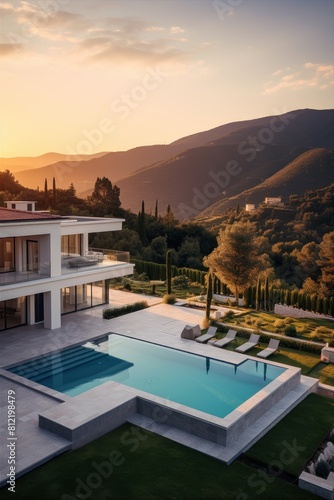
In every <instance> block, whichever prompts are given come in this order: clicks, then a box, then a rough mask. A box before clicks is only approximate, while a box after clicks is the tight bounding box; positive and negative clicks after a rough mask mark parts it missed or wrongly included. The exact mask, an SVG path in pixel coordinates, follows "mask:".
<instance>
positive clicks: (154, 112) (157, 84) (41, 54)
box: [0, 0, 334, 157]
mask: <svg viewBox="0 0 334 500" xmlns="http://www.w3.org/2000/svg"><path fill="white" fill-rule="evenodd" d="M0 17H1V27H0V110H1V114H0V120H1V122H0V125H1V138H0V140H1V142H0V156H2V157H12V156H36V155H40V154H43V153H46V152H49V151H53V152H59V153H66V154H86V153H87V154H91V153H95V152H98V151H120V150H127V149H130V148H133V147H136V146H141V145H148V144H164V143H166V144H167V143H170V142H172V141H174V140H176V139H179V138H181V137H183V136H186V135H189V134H192V133H196V132H200V131H203V130H207V129H210V128H213V127H216V126H219V125H223V124H225V123H228V122H232V121H237V120H243V119H250V118H256V117H260V116H265V115H271V114H280V113H283V112H285V111H288V110H292V109H299V108H317V109H325V108H333V107H334V53H333V52H334V34H333V33H334V31H333V26H334V2H333V1H332V0H37V1H16V0H11V1H8V2H6V1H0Z"/></svg>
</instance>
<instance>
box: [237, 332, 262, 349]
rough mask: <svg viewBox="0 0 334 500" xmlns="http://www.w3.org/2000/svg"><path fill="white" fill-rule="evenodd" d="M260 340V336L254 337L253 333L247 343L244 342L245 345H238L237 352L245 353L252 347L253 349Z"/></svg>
mask: <svg viewBox="0 0 334 500" xmlns="http://www.w3.org/2000/svg"><path fill="white" fill-rule="evenodd" d="M259 340H260V335H256V334H255V333H252V335H251V336H250V338H249V341H248V342H245V344H242V345H240V346H239V347H237V348H236V351H237V352H246V351H249V349H251V348H252V347H255V346H256V345H257V344H258V343H259Z"/></svg>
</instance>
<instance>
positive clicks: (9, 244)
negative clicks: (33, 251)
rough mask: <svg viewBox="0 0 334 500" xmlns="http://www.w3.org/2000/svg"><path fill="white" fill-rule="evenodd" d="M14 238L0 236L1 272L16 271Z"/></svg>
mask: <svg viewBox="0 0 334 500" xmlns="http://www.w3.org/2000/svg"><path fill="white" fill-rule="evenodd" d="M14 247H15V244H14V238H0V272H1V273H7V272H8V271H15V251H14Z"/></svg>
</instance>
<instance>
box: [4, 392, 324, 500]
mask: <svg viewBox="0 0 334 500" xmlns="http://www.w3.org/2000/svg"><path fill="white" fill-rule="evenodd" d="M321 399H322V400H324V401H326V400H325V398H321ZM326 408H327V403H326V402H324V405H323V409H325V410H326ZM323 413H325V411H324V412H323ZM317 423H318V422H317ZM288 424H289V423H288ZM295 427H297V424H295ZM315 428H317V426H315ZM322 431H323V425H322V417H321V415H320V432H319V433H318V438H319V440H320V439H321V438H322V437H323V436H322ZM287 432H288V428H287ZM287 439H290V437H289V436H288V438H287ZM278 444H279V443H278ZM277 449H278V450H279V448H277ZM269 466H270V464H269ZM268 471H269V472H268ZM268 471H267V472H263V471H260V470H258V469H256V468H254V467H250V466H248V465H245V464H243V463H241V462H239V461H235V462H234V463H233V464H232V465H230V466H227V465H225V464H223V463H222V462H219V461H218V460H215V459H213V458H210V457H207V456H206V455H204V454H201V453H199V452H197V451H195V450H191V449H190V448H186V447H184V446H181V445H179V444H178V443H174V442H173V441H170V440H168V439H165V438H163V437H161V436H157V435H155V434H152V433H151V432H148V431H144V430H142V429H139V428H137V427H135V426H133V425H130V424H125V425H123V426H122V427H120V428H118V429H116V430H115V431H113V432H110V433H108V434H106V435H105V436H103V437H102V438H99V439H97V440H96V441H94V442H92V443H90V444H88V445H86V446H84V447H83V448H81V449H79V450H76V451H73V452H68V453H66V454H64V455H62V456H60V457H58V458H56V459H54V460H53V461H52V462H50V463H48V464H45V465H43V466H41V467H39V468H38V469H36V470H34V471H32V472H31V473H29V474H27V475H26V476H24V477H22V478H20V479H18V480H17V483H16V493H15V499H16V500H31V499H32V498H37V499H41V500H44V499H45V498H47V500H60V499H61V500H74V499H82V500H84V499H87V500H88V499H94V500H214V499H217V500H218V499H221V500H229V499H231V500H232V499H233V500H235V499H238V500H245V499H250V498H259V499H260V500H268V499H270V500H282V499H284V500H295V499H296V498H298V499H300V500H316V499H317V497H316V496H314V495H312V494H311V493H308V492H306V491H304V490H299V489H297V486H295V485H294V484H291V483H288V482H287V481H285V480H283V479H281V478H280V477H279V476H280V475H279V474H278V475H277V474H276V471H274V475H270V467H269V469H268ZM46 492H47V493H46ZM1 498H2V499H3V500H6V499H9V498H13V496H12V494H11V493H9V492H8V491H7V490H6V489H3V490H2V491H1Z"/></svg>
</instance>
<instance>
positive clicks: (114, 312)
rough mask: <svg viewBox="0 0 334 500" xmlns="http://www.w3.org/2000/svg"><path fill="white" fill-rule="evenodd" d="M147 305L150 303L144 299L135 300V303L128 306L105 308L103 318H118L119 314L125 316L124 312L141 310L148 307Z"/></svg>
mask: <svg viewBox="0 0 334 500" xmlns="http://www.w3.org/2000/svg"><path fill="white" fill-rule="evenodd" d="M147 307H148V303H147V302H146V300H143V301H141V302H135V303H134V304H128V305H126V306H122V307H117V309H104V310H103V318H104V319H111V318H117V317H118V316H123V314H128V313H132V312H135V311H140V310H141V309H146V308H147Z"/></svg>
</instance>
